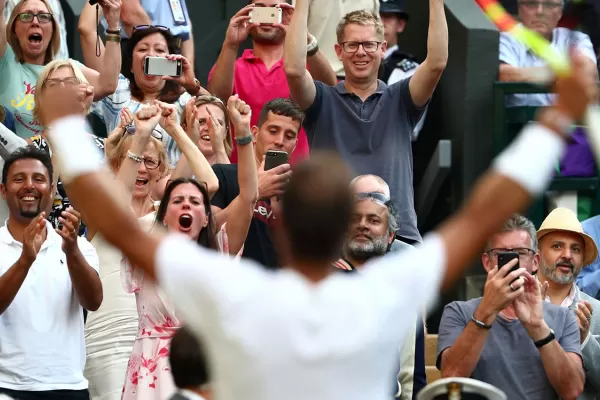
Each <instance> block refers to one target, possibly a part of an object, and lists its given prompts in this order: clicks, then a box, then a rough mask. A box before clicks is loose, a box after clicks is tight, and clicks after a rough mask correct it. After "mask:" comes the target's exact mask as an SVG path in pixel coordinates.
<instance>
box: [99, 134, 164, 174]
mask: <svg viewBox="0 0 600 400" xmlns="http://www.w3.org/2000/svg"><path fill="white" fill-rule="evenodd" d="M132 142H133V135H131V134H129V133H128V132H127V131H124V132H123V133H121V132H119V131H117V132H114V133H112V134H111V135H109V136H108V138H107V139H106V142H105V143H104V151H105V153H106V159H107V161H108V164H109V165H110V167H111V168H112V170H113V171H114V172H115V173H117V172H118V171H119V169H120V168H121V164H122V163H123V160H125V157H126V156H127V152H128V151H129V148H130V147H131V143H132ZM150 145H152V146H154V148H156V151H157V152H158V161H159V162H160V165H159V166H158V169H159V171H160V176H161V177H165V176H167V174H168V173H169V172H170V168H169V162H168V159H167V149H166V148H165V145H164V144H163V142H162V141H160V140H158V139H156V138H155V137H154V136H152V137H150V141H149V142H148V146H150Z"/></svg>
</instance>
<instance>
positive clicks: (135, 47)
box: [79, 5, 208, 166]
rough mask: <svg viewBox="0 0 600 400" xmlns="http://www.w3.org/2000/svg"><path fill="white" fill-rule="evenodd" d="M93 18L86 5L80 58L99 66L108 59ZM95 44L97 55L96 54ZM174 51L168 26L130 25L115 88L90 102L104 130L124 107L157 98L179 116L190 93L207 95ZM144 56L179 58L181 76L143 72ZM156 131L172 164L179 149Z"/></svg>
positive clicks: (159, 129)
mask: <svg viewBox="0 0 600 400" xmlns="http://www.w3.org/2000/svg"><path fill="white" fill-rule="evenodd" d="M95 19H96V14H95V12H94V9H93V7H91V6H89V5H86V6H85V7H84V9H83V11H82V13H81V16H80V17H79V33H80V36H81V48H82V51H83V58H84V60H85V62H86V64H88V65H90V66H100V65H103V64H105V63H107V62H108V60H107V58H106V57H107V55H106V53H104V51H103V45H102V43H101V42H100V43H98V42H97V35H96V23H95ZM97 45H99V49H100V52H99V54H100V56H98V54H97V50H96V47H97ZM107 45H108V43H107ZM176 53H177V40H176V39H175V37H174V36H173V34H172V33H171V31H170V30H169V28H167V27H165V26H160V25H138V26H135V27H134V28H133V31H132V33H131V35H129V41H128V43H127V48H125V49H124V52H123V54H124V55H125V56H124V59H123V68H122V70H123V75H119V79H118V86H117V88H116V91H115V92H114V94H112V95H111V96H108V97H106V98H105V99H103V100H102V101H101V102H97V103H94V107H93V109H92V112H93V113H94V114H95V115H96V116H98V117H99V118H100V119H101V120H102V121H103V122H104V124H105V125H106V131H107V132H112V131H113V130H114V129H115V128H116V127H117V126H118V125H119V120H120V113H121V110H122V109H124V108H128V109H129V110H131V112H132V113H134V114H135V113H136V112H137V111H138V110H139V109H140V107H142V105H143V104H146V103H148V102H153V101H155V100H158V101H161V102H164V103H168V104H172V105H174V106H175V108H176V110H177V115H178V117H179V116H180V115H181V113H182V112H183V109H184V108H185V105H186V103H187V102H188V100H190V99H191V98H192V96H198V95H200V94H203V93H206V94H208V92H206V91H205V90H204V88H202V86H201V85H200V82H199V81H198V79H196V76H195V74H194V71H193V69H192V67H191V64H190V63H189V61H188V60H187V59H186V58H185V57H184V56H182V55H180V54H176ZM146 57H165V58H169V59H171V60H178V61H181V63H182V71H181V76H179V77H167V76H155V75H146V73H145V72H144V64H145V60H146ZM119 67H120V66H119ZM156 134H157V135H158V136H159V137H161V139H162V141H163V143H164V145H165V147H166V148H167V155H168V161H169V165H170V166H175V164H176V163H177V161H178V160H179V158H180V157H181V153H182V151H181V149H179V148H178V147H177V143H176V142H175V140H174V139H173V138H171V137H170V136H169V135H168V134H167V132H165V131H164V129H163V128H162V127H161V126H157V127H156Z"/></svg>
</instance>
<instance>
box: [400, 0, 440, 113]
mask: <svg viewBox="0 0 600 400" xmlns="http://www.w3.org/2000/svg"><path fill="white" fill-rule="evenodd" d="M447 62H448V24H447V23H446V13H445V12H444V0H429V31H428V34H427V57H426V58H425V61H423V63H422V64H421V65H419V66H418V67H417V70H416V71H415V73H414V75H413V76H412V77H411V78H410V84H409V88H410V95H411V97H412V101H413V103H414V104H415V106H417V107H419V108H420V107H424V106H425V104H427V102H428V101H429V99H430V98H431V96H432V95H433V91H434V90H435V87H436V86H437V84H438V82H439V81H440V77H441V76H442V73H443V72H444V69H445V68H446V63H447Z"/></svg>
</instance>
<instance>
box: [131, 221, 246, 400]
mask: <svg viewBox="0 0 600 400" xmlns="http://www.w3.org/2000/svg"><path fill="white" fill-rule="evenodd" d="M155 218H156V213H151V214H149V215H147V216H145V217H143V218H141V219H140V222H141V223H142V225H145V224H147V223H150V224H152V223H153V221H154V219H155ZM217 244H218V250H219V252H220V253H224V254H228V253H229V243H228V240H227V234H226V231H225V224H224V225H223V226H222V227H221V230H220V231H219V232H218V234H217ZM241 253H242V250H240V253H239V254H238V257H239V256H240V254H241ZM121 278H122V282H123V287H124V289H125V291H126V292H128V293H135V297H136V301H137V309H138V315H139V325H138V332H137V336H136V338H135V343H134V345H133V351H132V353H131V357H130V358H129V363H128V365H127V373H126V376H125V385H124V387H123V397H122V400H132V399H136V400H166V399H168V398H170V396H172V395H173V394H174V393H175V391H176V390H177V389H176V387H175V384H174V383H173V378H172V376H171V371H170V366H169V348H170V343H171V338H172V337H173V334H174V333H175V331H176V330H177V328H179V327H180V326H181V321H180V320H179V319H178V317H177V314H176V312H175V308H174V307H173V305H172V304H171V303H170V302H169V301H168V299H167V298H166V297H165V295H164V293H163V292H162V291H161V290H160V288H159V287H157V286H156V285H155V284H154V282H153V281H152V280H150V279H144V273H143V271H141V270H140V269H138V268H135V267H133V266H132V265H131V264H129V263H128V262H127V261H126V260H125V259H124V260H123V262H122V268H121Z"/></svg>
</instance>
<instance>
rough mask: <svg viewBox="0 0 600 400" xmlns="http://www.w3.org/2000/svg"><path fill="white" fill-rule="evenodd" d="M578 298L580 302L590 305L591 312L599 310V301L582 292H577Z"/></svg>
mask: <svg viewBox="0 0 600 400" xmlns="http://www.w3.org/2000/svg"><path fill="white" fill-rule="evenodd" d="M579 297H580V298H581V300H585V301H587V302H589V303H590V304H591V305H592V310H600V300H598V299H596V298H594V297H592V296H590V295H589V294H587V293H584V292H582V291H581V290H579Z"/></svg>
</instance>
